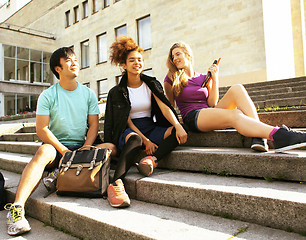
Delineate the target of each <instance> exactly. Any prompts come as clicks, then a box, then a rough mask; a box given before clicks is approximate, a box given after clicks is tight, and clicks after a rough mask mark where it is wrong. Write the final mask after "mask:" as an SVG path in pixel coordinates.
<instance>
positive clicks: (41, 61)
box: [0, 44, 53, 83]
mask: <svg viewBox="0 0 306 240" xmlns="http://www.w3.org/2000/svg"><path fill="white" fill-rule="evenodd" d="M0 51H1V49H0ZM3 52H4V80H8V81H18V82H20V81H21V82H31V83H53V75H52V73H51V70H50V67H49V61H50V56H51V54H50V53H47V52H43V51H38V50H33V49H29V48H22V47H16V46H10V45H5V44H3Z"/></svg>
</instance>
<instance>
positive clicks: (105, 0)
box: [103, 0, 109, 8]
mask: <svg viewBox="0 0 306 240" xmlns="http://www.w3.org/2000/svg"><path fill="white" fill-rule="evenodd" d="M108 6H109V0H103V8H106V7H108Z"/></svg>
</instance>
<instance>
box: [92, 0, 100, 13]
mask: <svg viewBox="0 0 306 240" xmlns="http://www.w3.org/2000/svg"><path fill="white" fill-rule="evenodd" d="M98 9H99V7H98V0H92V13H96V12H98Z"/></svg>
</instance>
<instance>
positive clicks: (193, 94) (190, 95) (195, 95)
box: [164, 73, 209, 119]
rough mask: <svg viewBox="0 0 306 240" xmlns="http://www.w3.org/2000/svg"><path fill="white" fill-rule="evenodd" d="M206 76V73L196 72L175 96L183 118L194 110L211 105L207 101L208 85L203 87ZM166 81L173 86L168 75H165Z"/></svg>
mask: <svg viewBox="0 0 306 240" xmlns="http://www.w3.org/2000/svg"><path fill="white" fill-rule="evenodd" d="M205 77H206V75H203V74H201V73H195V75H194V77H192V78H189V79H188V84H187V86H186V87H185V88H184V89H183V91H182V92H181V94H180V95H179V96H175V101H176V105H177V106H178V108H179V110H180V112H181V115H182V118H183V119H184V118H185V117H186V115H187V114H188V113H189V112H190V111H192V110H195V109H202V108H208V107H209V106H208V103H207V98H208V90H207V88H206V87H205V88H202V87H201V85H202V83H203V81H204V79H205ZM164 82H167V83H169V84H170V85H171V86H172V84H173V82H172V81H171V79H170V78H168V76H166V77H165V79H164Z"/></svg>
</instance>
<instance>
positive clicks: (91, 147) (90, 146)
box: [76, 145, 102, 151]
mask: <svg viewBox="0 0 306 240" xmlns="http://www.w3.org/2000/svg"><path fill="white" fill-rule="evenodd" d="M87 147H89V148H90V149H102V148H98V147H96V146H92V145H85V146H82V147H80V148H79V149H77V150H76V151H80V150H82V149H83V148H87Z"/></svg>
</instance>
